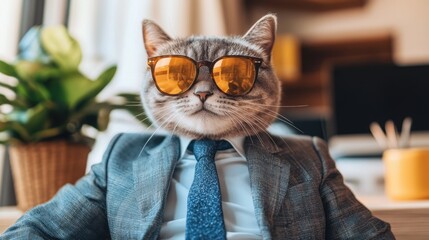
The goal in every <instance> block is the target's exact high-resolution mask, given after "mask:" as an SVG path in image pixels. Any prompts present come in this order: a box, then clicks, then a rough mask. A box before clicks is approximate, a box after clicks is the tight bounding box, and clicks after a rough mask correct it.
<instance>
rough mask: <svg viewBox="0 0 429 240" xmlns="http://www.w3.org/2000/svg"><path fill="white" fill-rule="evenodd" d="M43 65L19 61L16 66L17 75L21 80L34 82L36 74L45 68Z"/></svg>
mask: <svg viewBox="0 0 429 240" xmlns="http://www.w3.org/2000/svg"><path fill="white" fill-rule="evenodd" d="M43 66H44V65H43V64H42V63H40V62H31V61H25V60H22V61H18V62H17V63H16V64H15V69H16V73H17V74H18V76H19V79H23V80H26V81H34V79H35V76H36V74H37V73H38V72H39V71H40V69H41V68H43Z"/></svg>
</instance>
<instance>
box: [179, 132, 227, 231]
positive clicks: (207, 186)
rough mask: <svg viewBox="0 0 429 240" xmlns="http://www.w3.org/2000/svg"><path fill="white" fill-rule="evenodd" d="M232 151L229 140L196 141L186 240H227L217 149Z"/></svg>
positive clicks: (193, 143) (193, 146)
mask: <svg viewBox="0 0 429 240" xmlns="http://www.w3.org/2000/svg"><path fill="white" fill-rule="evenodd" d="M228 148H231V145H230V144H229V143H228V142H226V141H214V140H210V139H202V140H196V141H192V142H191V144H190V145H189V149H190V150H192V151H193V153H194V155H195V158H196V160H197V164H196V165H195V176H194V181H193V182H192V185H191V188H190V189H189V195H188V204H187V207H188V211H187V216H186V239H226V231H225V223H224V220H223V212H222V202H221V200H222V198H221V192H220V187H219V179H218V176H217V171H216V165H215V162H214V157H215V155H216V151H217V150H225V149H228Z"/></svg>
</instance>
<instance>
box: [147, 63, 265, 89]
mask: <svg viewBox="0 0 429 240" xmlns="http://www.w3.org/2000/svg"><path fill="white" fill-rule="evenodd" d="M167 57H179V58H185V59H188V60H190V61H191V62H192V63H193V64H194V65H195V67H196V74H195V78H194V80H192V83H191V84H190V85H189V87H188V88H187V89H186V90H184V91H183V92H181V93H177V94H170V93H166V92H164V91H162V90H161V89H160V87H159V86H158V83H157V81H156V80H155V66H156V64H157V62H158V61H159V60H160V59H162V58H167ZM227 57H238V58H245V59H248V60H251V62H252V63H253V66H254V67H255V79H253V82H252V87H250V88H249V90H247V91H246V92H245V93H243V94H228V93H226V92H224V91H223V90H222V89H220V88H219V86H218V85H217V83H216V81H215V80H214V77H213V66H214V65H215V63H216V62H217V61H219V60H221V59H223V58H227ZM147 65H148V66H149V68H150V70H151V73H152V79H153V81H154V82H155V86H156V88H157V89H158V90H159V91H160V92H161V93H163V94H165V95H168V96H178V95H181V94H184V93H185V92H187V91H188V90H189V89H191V88H192V86H194V84H195V82H196V80H197V78H198V74H199V71H200V68H201V67H203V66H207V67H208V68H209V72H210V76H211V79H212V81H213V82H214V84H215V85H216V87H217V89H219V91H221V92H222V93H224V94H226V95H228V96H235V97H237V96H244V95H246V94H248V93H249V92H250V91H251V90H252V89H253V86H254V85H255V82H256V79H257V77H258V72H259V68H260V66H261V65H262V58H257V57H251V56H245V55H225V56H222V57H219V58H216V59H215V60H213V61H196V60H194V59H192V58H190V57H188V56H185V55H160V56H156V57H150V58H148V59H147Z"/></svg>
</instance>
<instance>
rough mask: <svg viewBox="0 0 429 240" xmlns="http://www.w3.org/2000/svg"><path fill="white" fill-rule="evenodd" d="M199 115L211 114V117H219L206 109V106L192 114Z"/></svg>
mask: <svg viewBox="0 0 429 240" xmlns="http://www.w3.org/2000/svg"><path fill="white" fill-rule="evenodd" d="M197 114H211V115H216V116H217V115H218V114H217V113H215V112H213V111H210V110H209V109H207V108H205V107H204V106H202V107H201V108H200V109H198V110H197V111H195V112H193V113H191V115H192V116H194V115H197Z"/></svg>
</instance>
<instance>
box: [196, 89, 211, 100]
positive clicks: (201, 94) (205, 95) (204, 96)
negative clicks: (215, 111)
mask: <svg viewBox="0 0 429 240" xmlns="http://www.w3.org/2000/svg"><path fill="white" fill-rule="evenodd" d="M194 95H195V96H198V97H199V98H200V100H201V102H205V101H206V99H207V98H208V97H209V96H210V95H213V93H212V92H209V91H198V92H194Z"/></svg>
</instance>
